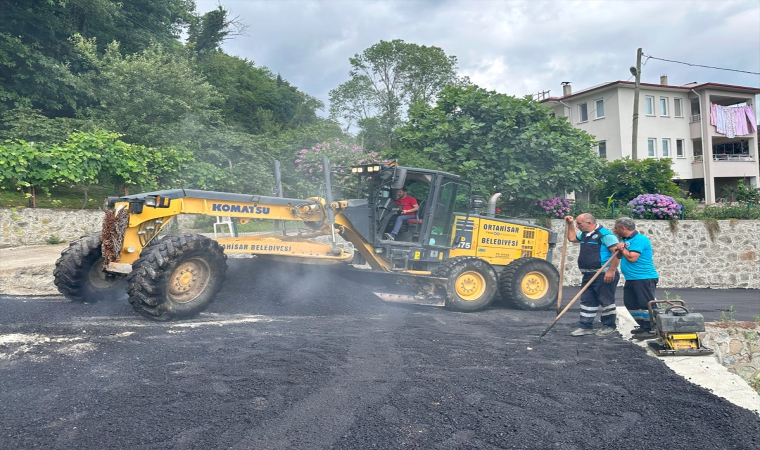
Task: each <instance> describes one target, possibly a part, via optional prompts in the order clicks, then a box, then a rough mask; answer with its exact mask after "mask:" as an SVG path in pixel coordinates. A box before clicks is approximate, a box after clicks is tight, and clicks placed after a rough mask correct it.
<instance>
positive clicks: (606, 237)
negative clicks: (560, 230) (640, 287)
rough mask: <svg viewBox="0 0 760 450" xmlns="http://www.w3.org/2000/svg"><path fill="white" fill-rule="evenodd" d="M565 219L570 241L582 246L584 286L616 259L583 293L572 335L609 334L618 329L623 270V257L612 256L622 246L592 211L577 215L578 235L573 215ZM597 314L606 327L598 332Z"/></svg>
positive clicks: (603, 326) (579, 260) (579, 257)
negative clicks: (618, 295)
mask: <svg viewBox="0 0 760 450" xmlns="http://www.w3.org/2000/svg"><path fill="white" fill-rule="evenodd" d="M565 221H566V222H567V223H568V227H567V240H568V241H570V242H575V243H579V244H580V245H581V247H580V252H579V255H578V268H579V269H580V271H581V273H582V274H583V279H582V285H583V286H585V285H586V284H587V283H588V282H589V280H591V278H593V277H594V274H595V273H596V272H597V271H599V269H600V268H602V266H604V265H605V264H606V263H607V261H609V260H610V258H612V261H611V262H610V265H609V267H607V269H606V271H605V272H604V274H603V276H602V275H601V274H600V276H598V277H596V279H595V280H594V281H593V282H592V283H591V285H589V286H588V288H586V290H585V291H584V292H583V294H582V295H581V316H580V320H579V327H578V329H576V330H575V331H573V332H572V333H570V335H571V336H585V335H589V334H596V335H597V336H608V335H610V334H612V333H614V332H615V331H616V329H617V325H616V322H617V310H616V308H617V307H616V305H615V290H616V288H617V284H618V281H619V280H620V273H619V272H618V271H617V268H618V265H619V264H620V259H618V258H613V257H612V255H613V252H614V251H615V248H616V247H617V245H618V240H617V238H616V237H615V235H614V234H613V233H612V232H611V231H610V230H608V229H606V228H604V227H603V226H602V225H600V224H598V223H596V218H594V216H592V215H591V214H588V213H586V214H579V215H578V217H576V218H575V226H576V227H577V228H578V230H579V231H580V233H577V234H576V233H575V231H574V230H573V227H572V224H573V217H572V216H567V217H565ZM597 313H601V317H600V320H601V322H602V326H601V328H599V329H598V330H596V331H594V319H595V318H596V315H597Z"/></svg>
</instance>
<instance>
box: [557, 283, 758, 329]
mask: <svg viewBox="0 0 760 450" xmlns="http://www.w3.org/2000/svg"><path fill="white" fill-rule="evenodd" d="M580 289H581V288H580V287H578V286H571V287H568V286H566V287H564V288H562V299H563V305H567V304H568V303H569V302H570V301H571V300H572V299H573V297H574V296H575V295H576V294H577V293H578V292H579V291H580ZM655 296H656V297H657V299H658V300H666V299H670V300H674V299H678V300H682V301H683V302H684V303H686V306H687V307H688V308H689V310H690V311H692V312H697V313H699V314H702V316H704V318H705V322H720V321H747V322H750V321H758V319H759V318H760V290H758V289H676V288H657V291H656V294H655ZM615 303H616V304H617V305H618V306H623V287H622V286H618V288H617V290H616V291H615ZM573 309H580V299H579V300H576V301H575V303H573V306H571V307H570V310H573ZM570 310H568V312H567V313H565V314H571V313H570ZM576 315H577V314H576Z"/></svg>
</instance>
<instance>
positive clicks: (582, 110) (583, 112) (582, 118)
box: [578, 103, 588, 122]
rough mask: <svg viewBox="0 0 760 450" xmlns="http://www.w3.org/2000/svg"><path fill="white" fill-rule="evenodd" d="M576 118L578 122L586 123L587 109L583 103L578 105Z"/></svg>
mask: <svg viewBox="0 0 760 450" xmlns="http://www.w3.org/2000/svg"><path fill="white" fill-rule="evenodd" d="M578 118H579V119H578V120H579V122H588V107H587V106H586V104H585V103H581V104H580V105H578Z"/></svg>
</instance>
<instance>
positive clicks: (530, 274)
mask: <svg viewBox="0 0 760 450" xmlns="http://www.w3.org/2000/svg"><path fill="white" fill-rule="evenodd" d="M558 292H559V272H558V271H557V269H556V268H555V267H554V266H553V265H551V264H550V263H549V262H548V261H546V260H543V259H538V258H519V259H516V260H514V261H512V262H511V263H509V264H508V265H507V267H506V268H504V271H503V272H502V273H501V276H500V280H499V293H500V294H501V299H502V302H504V303H506V304H507V305H508V306H512V307H516V308H519V309H525V310H529V311H539V310H544V309H548V308H550V307H551V306H552V305H555V304H556V302H557V294H558Z"/></svg>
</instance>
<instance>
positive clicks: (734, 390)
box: [617, 306, 760, 415]
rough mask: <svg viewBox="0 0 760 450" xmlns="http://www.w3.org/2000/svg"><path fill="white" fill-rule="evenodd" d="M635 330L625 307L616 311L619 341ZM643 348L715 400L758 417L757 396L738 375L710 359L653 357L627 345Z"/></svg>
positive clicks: (709, 356)
mask: <svg viewBox="0 0 760 450" xmlns="http://www.w3.org/2000/svg"><path fill="white" fill-rule="evenodd" d="M635 326H636V322H635V321H634V320H633V317H631V315H630V314H629V313H628V310H627V309H625V307H622V306H618V308H617V328H618V332H619V333H620V335H621V336H622V337H623V339H625V340H628V341H631V337H632V334H631V330H633V328H634V327H635ZM631 342H632V343H634V344H636V345H638V346H639V347H644V348H645V349H646V351H647V354H648V355H649V356H651V357H653V358H658V359H660V360H661V361H662V362H663V363H665V365H666V366H668V367H669V368H670V369H671V370H673V372H675V373H677V374H678V375H681V376H682V377H684V378H685V379H686V380H688V381H690V382H691V383H693V384H696V385H697V386H701V387H703V388H705V389H707V390H709V391H710V392H712V393H713V394H715V395H717V396H718V397H722V398H725V399H726V400H728V401H729V402H731V403H733V404H734V405H737V406H741V407H742V408H746V409H748V410H750V411H754V412H755V413H756V414H758V415H760V395H758V393H757V392H755V390H754V389H752V388H751V387H750V386H749V384H747V382H746V381H744V380H743V379H742V377H740V376H739V375H737V374H735V373H731V372H729V371H728V369H727V368H725V367H724V366H723V365H722V364H720V363H719V362H718V361H717V360H716V359H715V356H713V355H705V356H657V355H656V354H655V353H654V352H653V351H652V350H651V349H650V348H649V346H648V345H647V343H646V341H631Z"/></svg>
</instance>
